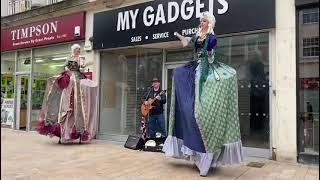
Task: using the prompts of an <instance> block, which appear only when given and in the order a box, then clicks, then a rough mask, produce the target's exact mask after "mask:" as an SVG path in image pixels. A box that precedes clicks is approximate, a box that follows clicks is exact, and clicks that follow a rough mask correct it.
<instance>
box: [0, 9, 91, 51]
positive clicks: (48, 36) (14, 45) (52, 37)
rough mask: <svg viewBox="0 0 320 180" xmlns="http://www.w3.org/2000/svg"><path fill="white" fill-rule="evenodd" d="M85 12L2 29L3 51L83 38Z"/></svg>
mask: <svg viewBox="0 0 320 180" xmlns="http://www.w3.org/2000/svg"><path fill="white" fill-rule="evenodd" d="M84 37H85V12H80V13H76V14H70V15H67V16H61V17H57V18H52V19H48V20H45V21H40V22H35V23H31V24H27V25H22V26H17V27H12V28H8V29H2V30H1V52H2V51H10V50H15V49H22V48H30V47H35V46H42V45H48V44H55V43H61V42H68V41H75V40H83V39H84Z"/></svg>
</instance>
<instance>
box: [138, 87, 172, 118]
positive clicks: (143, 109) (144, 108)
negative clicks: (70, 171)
mask: <svg viewBox="0 0 320 180" xmlns="http://www.w3.org/2000/svg"><path fill="white" fill-rule="evenodd" d="M166 92H167V90H162V91H161V92H160V94H158V95H159V96H161V95H163V94H164V93H166ZM156 100H157V98H150V99H148V100H147V105H145V104H144V103H143V104H142V105H141V113H142V115H143V116H147V115H148V114H149V112H150V110H151V109H152V108H154V106H152V103H154V102H155V101H156Z"/></svg>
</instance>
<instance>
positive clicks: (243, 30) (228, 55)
mask: <svg viewBox="0 0 320 180" xmlns="http://www.w3.org/2000/svg"><path fill="white" fill-rule="evenodd" d="M244 9H246V13H243V10H244ZM274 10H275V1H273V0H270V1H263V2H259V3H258V2H256V1H254V0H245V1H241V3H240V2H239V1H236V0H228V1H214V3H213V1H208V0H205V1H196V2H193V1H187V0H184V1H179V0H177V1H170V2H168V1H165V0H160V1H156V2H147V3H142V4H137V5H133V6H127V7H124V8H119V9H114V10H109V11H104V12H99V13H95V14H94V21H93V22H94V27H93V48H94V50H97V51H98V52H99V53H100V110H99V119H100V120H99V128H98V129H99V134H98V137H99V138H102V139H112V140H116V141H124V140H126V137H127V135H129V134H139V133H140V126H141V123H140V120H141V112H140V106H141V103H142V100H143V96H144V95H145V94H146V93H147V92H148V90H149V88H150V86H151V83H150V80H151V79H152V78H153V77H157V78H159V79H161V86H162V89H166V90H167V98H168V100H167V104H166V107H165V111H166V112H165V113H166V119H168V115H169V109H170V108H169V107H170V99H171V83H172V72H173V69H174V68H176V67H178V66H181V65H182V64H184V63H186V62H188V61H190V60H192V57H193V49H192V47H187V48H182V46H181V44H180V42H179V41H177V38H176V37H175V36H174V32H179V33H180V34H182V35H184V36H192V35H194V34H195V33H196V30H197V28H196V27H198V24H199V17H200V14H201V12H204V11H209V12H212V13H213V14H214V15H215V17H216V20H217V23H216V28H215V33H216V34H217V35H218V46H217V49H216V58H217V59H218V60H219V61H221V62H224V63H226V64H228V65H230V66H232V67H234V68H235V69H236V70H237V73H238V90H239V92H238V93H239V116H240V124H241V134H242V141H243V145H244V146H245V148H247V149H248V151H245V153H250V155H251V156H259V157H266V158H270V157H271V153H270V149H271V143H270V139H271V123H270V122H271V121H270V117H271V114H270V108H269V107H270V99H271V98H270V92H271V78H269V77H271V65H270V56H271V55H270V52H271V50H270V44H271V43H272V42H271V39H272V38H271V36H272V33H271V31H272V29H274V28H275V12H274Z"/></svg>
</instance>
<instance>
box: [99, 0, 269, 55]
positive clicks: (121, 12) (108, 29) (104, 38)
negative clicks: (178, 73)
mask: <svg viewBox="0 0 320 180" xmlns="http://www.w3.org/2000/svg"><path fill="white" fill-rule="evenodd" d="M205 11H209V12H210V13H212V14H214V15H215V17H216V20H217V23H216V28H215V33H216V34H218V35H221V34H229V33H239V32H248V31H256V30H262V29H270V28H275V0H263V1H259V0H157V1H151V2H146V3H142V4H137V5H133V6H127V7H123V8H119V9H115V10H110V11H105V12H99V13H96V14H94V26H93V49H108V48H117V47H126V46H135V45H142V44H149V43H158V42H168V41H176V40H177V38H176V37H175V36H174V32H179V33H180V34H182V35H184V36H192V35H193V34H195V33H196V31H197V27H198V25H199V18H200V15H201V13H203V12H205Z"/></svg>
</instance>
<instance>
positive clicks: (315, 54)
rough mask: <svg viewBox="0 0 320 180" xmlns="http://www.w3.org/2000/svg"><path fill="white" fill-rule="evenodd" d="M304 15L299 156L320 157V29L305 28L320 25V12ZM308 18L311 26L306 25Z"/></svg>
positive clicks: (300, 62)
mask: <svg viewBox="0 0 320 180" xmlns="http://www.w3.org/2000/svg"><path fill="white" fill-rule="evenodd" d="M300 13H302V15H303V22H299V26H300V27H299V32H297V33H298V36H299V40H300V41H301V40H302V41H303V44H299V49H300V51H299V52H302V55H303V56H300V57H302V58H301V59H298V62H299V63H297V65H298V66H299V67H298V70H299V72H298V73H299V75H298V79H299V84H297V88H298V91H299V93H298V102H299V104H298V106H299V108H298V112H299V118H298V137H299V138H298V139H299V142H298V145H299V153H301V154H312V155H319V29H318V26H316V25H309V24H305V23H315V22H319V8H313V9H305V10H302V11H300ZM307 15H308V16H309V19H308V22H306V21H305V16H307ZM304 42H306V43H304ZM307 42H308V43H307ZM305 57H307V58H305Z"/></svg>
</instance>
